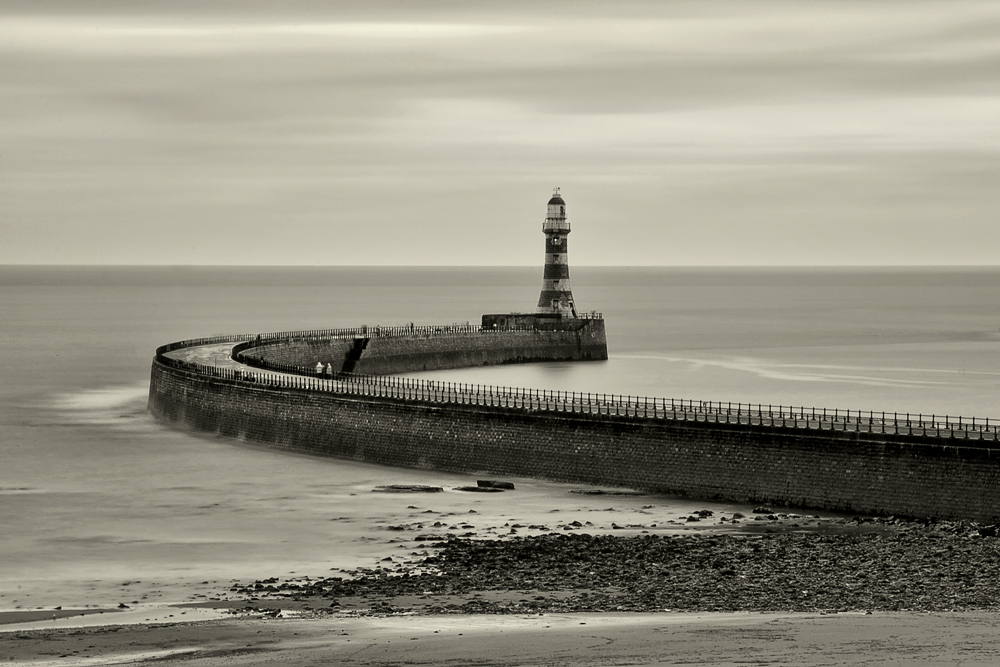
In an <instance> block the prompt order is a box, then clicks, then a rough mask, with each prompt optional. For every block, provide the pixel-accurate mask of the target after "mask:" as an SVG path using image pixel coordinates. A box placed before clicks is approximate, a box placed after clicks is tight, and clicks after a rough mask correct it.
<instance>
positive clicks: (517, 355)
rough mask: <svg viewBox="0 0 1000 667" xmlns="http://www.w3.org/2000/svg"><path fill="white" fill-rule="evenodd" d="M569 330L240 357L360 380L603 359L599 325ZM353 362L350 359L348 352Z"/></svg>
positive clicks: (270, 346) (421, 337)
mask: <svg viewBox="0 0 1000 667" xmlns="http://www.w3.org/2000/svg"><path fill="white" fill-rule="evenodd" d="M574 322H575V323H576V325H575V327H574V328H573V329H558V330H556V329H553V330H548V329H546V330H542V329H536V330H506V331H505V330H499V331H489V330H487V331H484V332H474V333H449V332H444V333H434V332H430V333H417V334H414V335H407V336H385V337H380V336H377V335H374V334H371V335H367V336H357V337H356V338H355V339H354V340H351V339H344V338H332V337H331V338H325V339H324V338H311V339H304V340H288V341H281V340H275V341H266V342H265V344H263V345H260V346H259V347H248V348H247V349H243V350H241V351H240V354H241V355H242V357H241V358H242V359H243V360H245V361H246V362H248V363H249V364H250V365H258V363H257V362H264V363H265V364H267V363H271V364H274V363H277V364H288V365H295V366H302V367H306V368H312V367H313V366H315V365H316V362H317V361H319V362H322V363H323V364H324V365H326V364H327V363H332V364H333V367H334V368H335V369H337V370H343V371H347V372H353V373H361V374H364V375H388V374H392V373H405V372H409V371H433V370H443V369H447V368H470V367H475V366H498V365H501V364H515V363H526V362H532V361H593V360H603V359H607V358H608V349H607V342H606V339H605V331H604V320H574ZM352 350H353V351H354V357H356V358H351V354H350V353H351V352H352Z"/></svg>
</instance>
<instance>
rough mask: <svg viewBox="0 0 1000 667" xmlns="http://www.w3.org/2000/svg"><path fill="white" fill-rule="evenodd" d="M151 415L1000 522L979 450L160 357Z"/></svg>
mask: <svg viewBox="0 0 1000 667" xmlns="http://www.w3.org/2000/svg"><path fill="white" fill-rule="evenodd" d="M149 409H150V412H152V414H153V415H154V416H156V417H157V418H158V419H161V420H163V421H166V422H170V423H173V424H177V425H180V426H184V427H186V428H190V429H194V430H197V431H203V432H208V433H216V434H219V435H223V436H227V437H233V438H239V439H242V440H246V441H249V442H255V443H259V444H263V445H267V446H270V447H275V448H279V449H286V450H294V451H301V452H310V453H314V454H323V455H329V456H336V457H342V458H348V459H354V460H359V461H368V462H371V463H380V464H385V465H393V466H407V467H416V468H427V469H435V470H447V471H453V472H465V473H470V474H472V473H475V474H483V475H496V476H504V475H510V476H524V477H534V478H539V479H550V480H557V481H564V482H581V483H587V484H596V485H613V486H624V487H629V488H635V489H643V490H648V491H654V492H662V493H670V494H677V495H686V496H691V497H695V498H705V499H726V500H733V501H750V502H755V503H757V502H759V503H769V504H775V505H786V506H792V507H799V508H814V509H830V510H840V511H849V512H858V513H874V514H894V515H897V516H908V517H918V518H924V517H938V518H963V519H973V520H981V521H989V520H993V519H994V517H995V516H996V515H997V514H1000V510H998V508H1000V450H996V449H991V448H989V447H985V446H981V443H979V442H978V441H965V440H947V439H940V438H938V439H930V438H928V439H926V441H921V439H920V438H919V437H906V436H893V435H877V434H865V433H856V432H842V431H806V430H796V429H791V428H780V427H760V426H748V425H738V424H715V423H703V422H689V421H672V420H654V419H644V418H640V417H617V416H607V415H604V416H600V415H580V414H561V413H540V412H530V411H527V410H524V409H512V408H498V407H484V406H466V405H448V406H438V405H433V404H427V403H423V402H416V401H405V400H399V399H379V398H370V397H362V396H340V395H334V394H330V393H324V392H313V391H308V390H298V389H278V388H273V387H264V386H261V385H255V384H253V383H249V382H242V381H236V380H228V379H222V378H215V377H210V376H207V375H203V374H199V373H197V372H193V371H189V370H183V369H179V368H172V367H168V366H166V365H163V364H161V363H159V362H156V361H154V362H153V368H152V379H151V383H150V393H149Z"/></svg>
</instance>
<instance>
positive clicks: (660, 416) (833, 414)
mask: <svg viewBox="0 0 1000 667" xmlns="http://www.w3.org/2000/svg"><path fill="white" fill-rule="evenodd" d="M475 328H476V329H477V330H478V327H475ZM366 329H368V330H370V329H371V328H370V327H368V328H366ZM425 329H438V327H425ZM331 331H354V330H346V329H340V330H326V331H325V332H324V333H323V334H320V335H330V333H329V332H331ZM299 333H300V332H296V333H295V334H288V333H285V334H282V335H283V336H284V337H285V338H288V337H290V336H293V335H294V336H297V335H299ZM265 336H268V334H262V335H261V338H262V339H264V337H265ZM250 340H257V336H256V335H252V334H251V335H238V336H216V337H213V338H200V339H195V340H192V341H182V342H180V343H172V344H170V345H164V346H162V347H160V348H158V349H157V351H156V360H157V361H158V362H159V363H162V364H164V365H166V366H170V367H173V368H180V369H183V370H188V371H191V372H196V373H200V374H204V375H209V376H213V377H218V378H223V379H227V380H233V381H238V382H245V383H253V384H255V385H257V386H263V387H275V388H283V389H300V390H306V391H319V392H329V393H333V394H340V395H346V396H363V397H372V398H385V399H398V400H405V401H415V402H424V403H436V404H445V405H456V406H485V407H495V408H509V409H517V410H526V411H530V412H548V413H568V414H579V415H603V416H614V417H622V418H632V419H641V420H671V421H684V422H704V423H712V424H742V425H749V426H762V427H763V426H766V427H770V428H787V429H806V430H819V431H845V432H855V433H860V434H893V435H904V436H923V437H930V438H948V439H963V440H980V441H993V442H995V441H997V440H998V439H1000V435H998V426H1000V421H998V420H995V419H983V418H976V417H972V418H970V417H954V416H950V415H926V414H913V413H902V412H873V411H865V410H841V409H829V408H812V407H801V406H788V405H769V404H764V403H731V402H722V401H696V400H688V399H676V398H656V397H647V396H629V395H622V394H605V393H591V392H586V393H584V392H567V391H554V390H546V389H528V388H520V387H505V386H498V385H486V384H473V383H461V382H441V381H435V380H421V379H416V378H407V377H400V376H386V375H378V376H371V375H354V374H345V373H338V374H336V375H335V376H333V377H331V376H329V375H326V374H324V373H320V372H316V371H315V370H313V369H310V368H307V367H300V366H286V365H282V368H281V369H280V370H281V371H282V373H272V372H268V371H262V370H256V369H249V368H248V369H246V370H243V369H232V368H221V367H217V366H208V365H205V364H198V363H193V362H189V361H183V360H180V359H175V358H173V357H169V356H166V353H168V352H170V351H173V350H177V349H181V348H184V347H194V346H199V345H210V344H218V343H230V342H233V343H236V342H244V341H250ZM276 366H277V365H276ZM275 370H278V369H275ZM876 437H877V435H876Z"/></svg>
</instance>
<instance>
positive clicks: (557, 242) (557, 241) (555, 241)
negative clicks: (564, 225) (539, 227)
mask: <svg viewBox="0 0 1000 667" xmlns="http://www.w3.org/2000/svg"><path fill="white" fill-rule="evenodd" d="M560 241H562V239H552V245H559V242H560Z"/></svg>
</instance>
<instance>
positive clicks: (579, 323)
mask: <svg viewBox="0 0 1000 667" xmlns="http://www.w3.org/2000/svg"><path fill="white" fill-rule="evenodd" d="M482 327H483V330H484V331H490V330H502V329H531V330H534V331H537V332H559V333H560V334H561V335H560V339H561V341H562V343H563V344H562V345H559V346H558V347H559V354H558V360H559V361H603V360H605V359H607V358H608V342H607V337H606V336H605V333H604V319H603V318H601V317H600V316H599V315H596V316H590V317H565V316H563V315H555V314H552V315H550V314H547V313H500V314H492V315H483V324H482ZM567 354H568V356H567ZM552 360H553V361H555V360H556V358H553V359H552ZM532 361H542V359H533V360H532Z"/></svg>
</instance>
